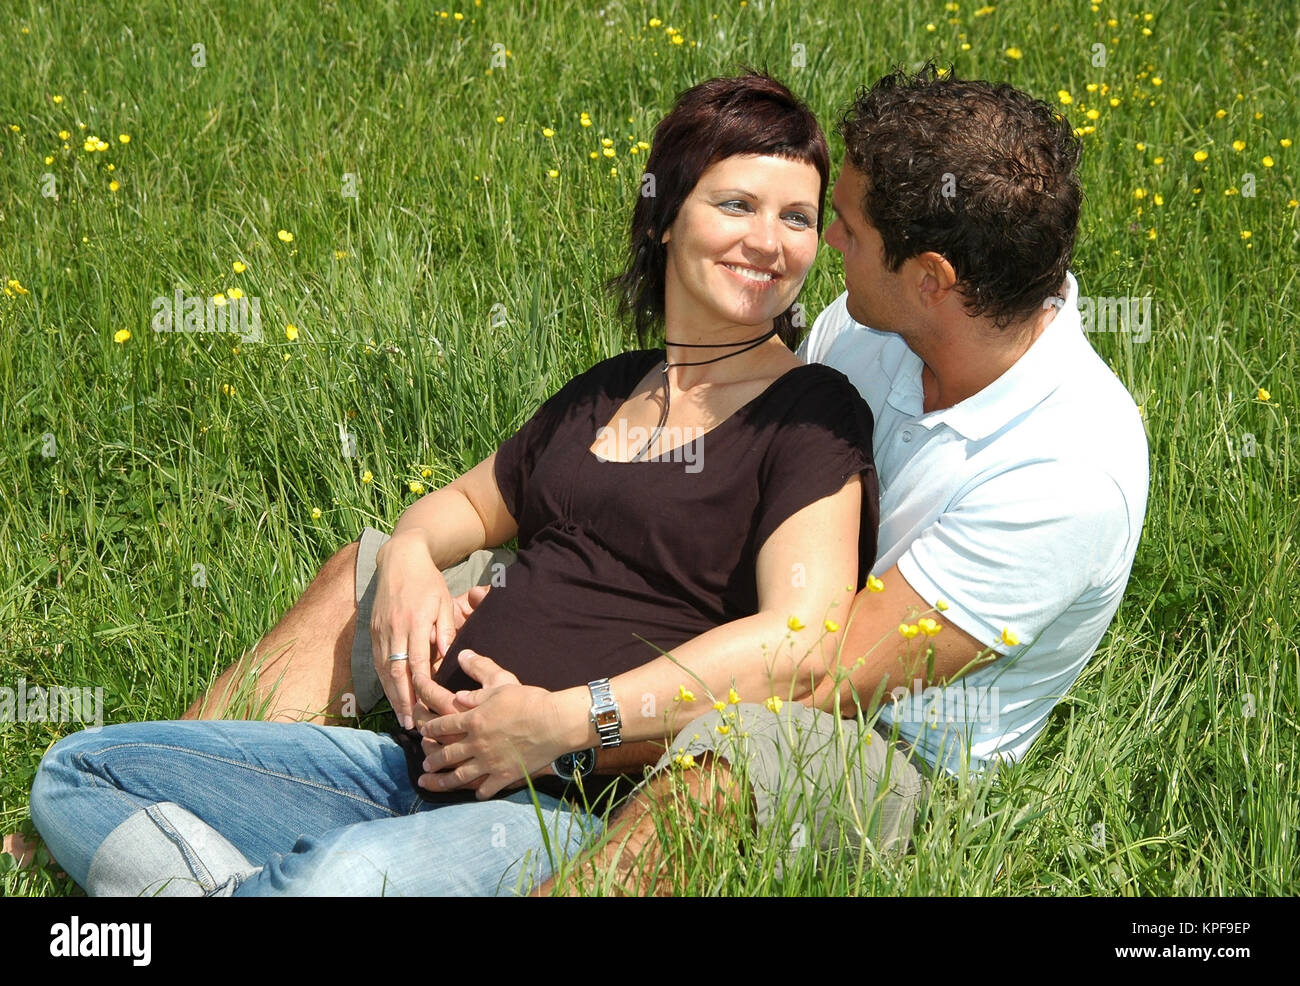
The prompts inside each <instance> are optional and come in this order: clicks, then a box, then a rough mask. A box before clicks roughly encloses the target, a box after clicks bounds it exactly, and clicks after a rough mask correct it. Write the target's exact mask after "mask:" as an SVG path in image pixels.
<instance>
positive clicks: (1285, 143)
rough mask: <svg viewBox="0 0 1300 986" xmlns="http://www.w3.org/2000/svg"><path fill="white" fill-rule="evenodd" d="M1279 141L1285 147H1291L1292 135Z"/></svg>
mask: <svg viewBox="0 0 1300 986" xmlns="http://www.w3.org/2000/svg"><path fill="white" fill-rule="evenodd" d="M1278 143H1279V144H1281V145H1282V146H1283V147H1290V146H1291V138H1290V137H1283V138H1282V139H1281V140H1279V141H1278Z"/></svg>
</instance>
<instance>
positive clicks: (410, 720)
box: [402, 716, 415, 729]
mask: <svg viewBox="0 0 1300 986" xmlns="http://www.w3.org/2000/svg"><path fill="white" fill-rule="evenodd" d="M402 728H403V729H414V728H415V717H414V716H402Z"/></svg>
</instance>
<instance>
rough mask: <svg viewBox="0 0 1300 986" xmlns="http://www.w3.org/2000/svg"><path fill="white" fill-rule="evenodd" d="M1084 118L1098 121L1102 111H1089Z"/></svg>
mask: <svg viewBox="0 0 1300 986" xmlns="http://www.w3.org/2000/svg"><path fill="white" fill-rule="evenodd" d="M1084 116H1086V117H1087V118H1088V119H1089V120H1096V119H1098V118H1099V117H1100V116H1101V111H1100V110H1088V112H1087V113H1085V114H1084Z"/></svg>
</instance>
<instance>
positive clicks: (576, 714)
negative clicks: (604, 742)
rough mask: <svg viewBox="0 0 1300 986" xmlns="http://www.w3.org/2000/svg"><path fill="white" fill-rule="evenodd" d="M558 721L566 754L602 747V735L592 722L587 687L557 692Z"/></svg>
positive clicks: (580, 686)
mask: <svg viewBox="0 0 1300 986" xmlns="http://www.w3.org/2000/svg"><path fill="white" fill-rule="evenodd" d="M554 695H555V710H556V720H557V722H558V724H559V729H560V738H561V739H562V740H563V742H564V743H565V748H564V752H565V753H572V752H574V751H575V750H587V749H590V748H591V747H593V746H599V745H600V734H599V733H597V732H596V727H595V726H594V725H593V724H592V721H591V693H590V692H589V691H588V690H587V686H586V685H578V686H577V687H575V688H566V689H564V690H563V691H560V692H555V693H554Z"/></svg>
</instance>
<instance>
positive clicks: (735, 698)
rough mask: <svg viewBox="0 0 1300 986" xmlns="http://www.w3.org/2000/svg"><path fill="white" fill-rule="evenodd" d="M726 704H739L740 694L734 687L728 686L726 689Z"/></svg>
mask: <svg viewBox="0 0 1300 986" xmlns="http://www.w3.org/2000/svg"><path fill="white" fill-rule="evenodd" d="M727 704H728V705H739V704H740V695H739V694H737V692H736V689H734V688H728V689H727Z"/></svg>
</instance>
